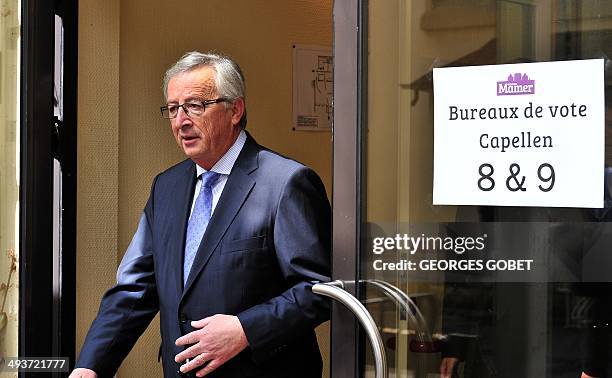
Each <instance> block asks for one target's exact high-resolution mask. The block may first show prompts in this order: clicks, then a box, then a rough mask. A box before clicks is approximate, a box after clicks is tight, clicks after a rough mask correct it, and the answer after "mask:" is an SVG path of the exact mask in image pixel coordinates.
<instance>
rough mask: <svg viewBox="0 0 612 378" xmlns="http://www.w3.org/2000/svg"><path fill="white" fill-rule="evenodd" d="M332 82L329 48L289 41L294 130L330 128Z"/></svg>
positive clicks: (331, 61) (331, 57)
mask: <svg viewBox="0 0 612 378" xmlns="http://www.w3.org/2000/svg"><path fill="white" fill-rule="evenodd" d="M333 86H334V73H333V56H332V49H331V48H330V47H325V46H312V45H293V129H294V130H308V131H327V130H331V125H332V115H333V113H332V91H333Z"/></svg>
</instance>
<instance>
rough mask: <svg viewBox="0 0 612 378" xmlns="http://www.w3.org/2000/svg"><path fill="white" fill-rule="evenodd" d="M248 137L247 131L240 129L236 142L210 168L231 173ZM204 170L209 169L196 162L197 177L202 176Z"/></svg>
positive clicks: (223, 173)
mask: <svg viewBox="0 0 612 378" xmlns="http://www.w3.org/2000/svg"><path fill="white" fill-rule="evenodd" d="M246 139H247V136H246V133H245V132H244V130H240V134H238V138H236V141H235V142H234V144H232V146H231V147H230V148H229V149H228V150H227V152H226V153H225V154H224V155H223V156H221V159H219V161H217V162H216V163H215V165H213V166H212V168H211V169H210V170H211V171H213V172H217V173H220V174H222V175H229V174H230V172H231V171H232V168H233V167H234V164H235V163H236V159H238V155H240V151H242V147H244V143H245V142H246ZM204 172H208V171H207V170H206V169H204V168H202V167H200V166H199V165H197V164H196V177H200V175H201V174H202V173H204Z"/></svg>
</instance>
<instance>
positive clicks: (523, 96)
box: [433, 59, 605, 208]
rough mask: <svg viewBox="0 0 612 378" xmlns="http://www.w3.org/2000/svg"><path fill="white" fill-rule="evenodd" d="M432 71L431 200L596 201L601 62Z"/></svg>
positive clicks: (591, 204)
mask: <svg viewBox="0 0 612 378" xmlns="http://www.w3.org/2000/svg"><path fill="white" fill-rule="evenodd" d="M433 77H434V182H433V203H434V205H495V206H545V207H549V206H550V207H585V208H601V207H602V206H603V191H604V148H605V147H604V142H605V137H604V122H605V100H604V61H603V59H593V60H579V61H562V62H543V63H520V64H504V65H495V66H474V67H448V68H436V69H434V72H433Z"/></svg>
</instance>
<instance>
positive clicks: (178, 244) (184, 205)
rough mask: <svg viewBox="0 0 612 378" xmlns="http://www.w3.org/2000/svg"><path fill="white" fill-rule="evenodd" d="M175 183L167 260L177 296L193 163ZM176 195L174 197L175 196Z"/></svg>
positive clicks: (194, 171)
mask: <svg viewBox="0 0 612 378" xmlns="http://www.w3.org/2000/svg"><path fill="white" fill-rule="evenodd" d="M179 180H180V182H177V183H176V188H177V192H176V193H173V198H172V199H171V200H172V201H175V200H176V199H177V198H178V200H179V203H178V206H176V207H173V211H174V212H175V213H174V214H172V215H171V216H170V217H169V219H171V220H176V221H174V222H172V225H171V227H172V228H173V229H172V231H171V232H170V235H171V238H172V241H171V242H170V247H171V248H170V253H172V254H174V256H171V258H169V259H168V260H167V261H169V262H170V264H174V266H173V267H171V271H172V272H174V282H175V285H176V297H177V298H178V297H179V296H180V295H181V293H182V291H183V261H184V258H185V235H186V233H187V222H188V220H189V213H190V212H191V203H192V202H193V190H194V188H195V184H196V169H195V163H192V164H191V165H190V166H189V168H188V169H187V170H186V171H185V174H184V175H183V176H182V177H181V178H180V179H179ZM175 196H176V197H175Z"/></svg>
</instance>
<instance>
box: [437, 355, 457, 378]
mask: <svg viewBox="0 0 612 378" xmlns="http://www.w3.org/2000/svg"><path fill="white" fill-rule="evenodd" d="M458 362H459V359H458V358H455V357H444V358H443V359H442V362H441V363H440V377H441V378H451V377H452V376H453V370H455V367H456V366H457V363H458Z"/></svg>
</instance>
